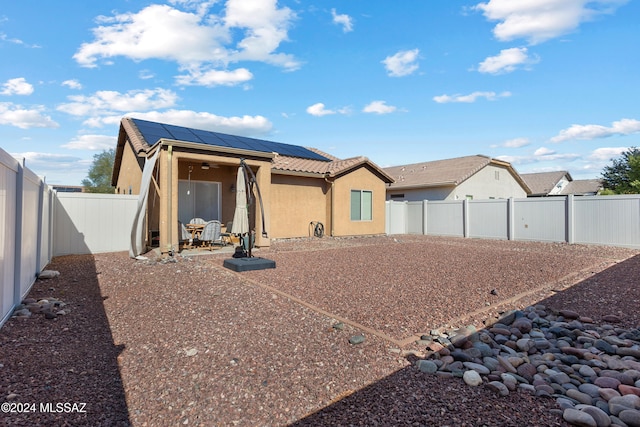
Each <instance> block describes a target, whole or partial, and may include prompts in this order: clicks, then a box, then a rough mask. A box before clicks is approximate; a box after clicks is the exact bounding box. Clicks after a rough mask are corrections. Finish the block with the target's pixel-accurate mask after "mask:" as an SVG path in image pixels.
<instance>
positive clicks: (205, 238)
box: [200, 220, 226, 249]
mask: <svg viewBox="0 0 640 427" xmlns="http://www.w3.org/2000/svg"><path fill="white" fill-rule="evenodd" d="M221 228H222V226H221V224H220V221H218V220H213V221H209V222H207V223H206V224H205V225H204V228H203V229H202V233H201V234H200V244H201V246H202V247H204V248H207V249H213V248H214V246H225V245H226V242H225V241H224V240H223V239H222V236H221V233H220V230H221Z"/></svg>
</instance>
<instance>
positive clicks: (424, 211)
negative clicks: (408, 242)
mask: <svg viewBox="0 0 640 427" xmlns="http://www.w3.org/2000/svg"><path fill="white" fill-rule="evenodd" d="M427 202H428V200H423V201H422V234H424V235H425V236H426V235H427Z"/></svg>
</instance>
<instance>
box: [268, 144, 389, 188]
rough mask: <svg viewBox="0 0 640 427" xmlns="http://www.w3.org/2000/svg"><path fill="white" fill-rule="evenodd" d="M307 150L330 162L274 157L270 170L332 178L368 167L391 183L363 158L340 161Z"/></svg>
mask: <svg viewBox="0 0 640 427" xmlns="http://www.w3.org/2000/svg"><path fill="white" fill-rule="evenodd" d="M307 148H308V149H309V150H311V151H314V152H317V153H318V154H320V155H322V156H325V157H327V158H329V159H331V161H330V162H321V161H318V160H311V159H300V158H296V157H289V156H276V157H275V158H274V159H273V166H272V169H274V171H285V172H301V173H310V174H321V175H328V176H330V177H334V176H337V175H340V174H342V173H344V172H347V171H349V170H351V169H354V168H356V167H359V166H361V165H368V166H369V167H370V168H372V169H373V170H374V171H375V172H377V173H378V174H379V175H380V176H381V177H382V178H383V180H385V181H386V182H389V183H390V182H392V181H393V178H392V177H391V176H389V174H387V173H386V172H385V171H384V170H383V169H381V168H379V167H378V166H377V165H376V164H375V163H373V162H371V161H370V160H369V159H367V158H366V157H363V156H358V157H351V158H348V159H344V160H340V159H338V158H337V157H334V156H331V155H329V154H326V153H323V152H322V151H320V150H317V149H315V148H310V147H307Z"/></svg>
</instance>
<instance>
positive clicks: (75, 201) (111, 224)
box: [53, 193, 138, 256]
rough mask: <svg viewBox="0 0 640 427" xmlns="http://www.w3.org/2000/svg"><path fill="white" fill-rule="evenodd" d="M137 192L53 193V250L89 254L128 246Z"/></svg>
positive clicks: (64, 252) (59, 252)
mask: <svg viewBox="0 0 640 427" xmlns="http://www.w3.org/2000/svg"><path fill="white" fill-rule="evenodd" d="M137 205H138V196H133V195H120V194H92V193H57V195H56V206H55V213H54V227H53V229H54V235H53V242H54V248H53V254H54V256H58V255H69V254H89V253H101V252H119V251H126V250H128V249H129V243H130V241H131V226H132V224H133V218H134V216H135V213H136V207H137Z"/></svg>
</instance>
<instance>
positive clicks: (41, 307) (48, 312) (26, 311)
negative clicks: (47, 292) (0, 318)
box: [13, 297, 69, 320]
mask: <svg viewBox="0 0 640 427" xmlns="http://www.w3.org/2000/svg"><path fill="white" fill-rule="evenodd" d="M66 305H67V304H66V303H65V302H63V301H61V300H59V299H57V298H53V297H45V298H40V299H38V300H36V299H34V298H25V299H24V300H23V301H22V304H18V305H17V306H16V308H15V309H14V310H13V316H14V317H31V316H32V315H34V314H42V315H44V317H45V318H46V319H49V320H52V319H55V318H57V317H58V316H64V315H66V314H68V313H69V309H68V308H64V307H65V306H66Z"/></svg>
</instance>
